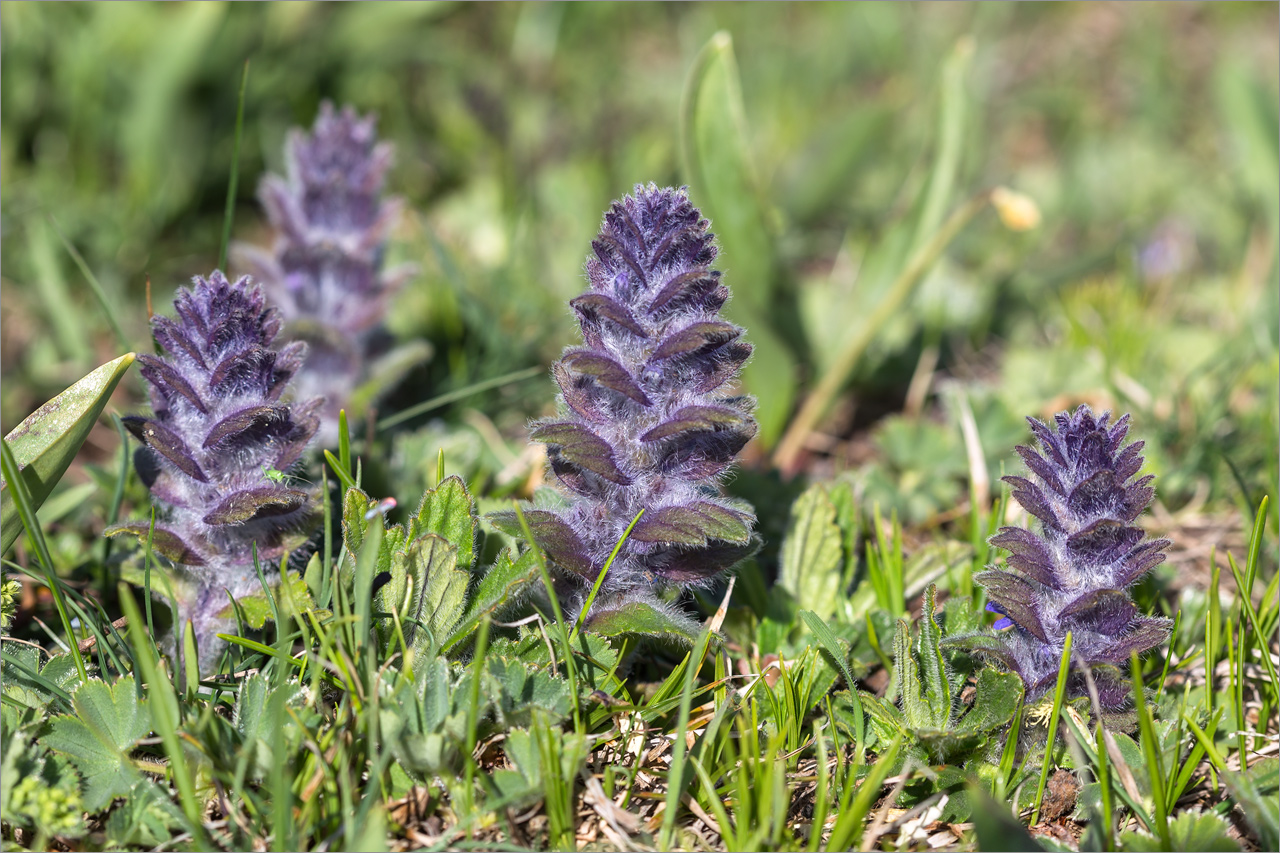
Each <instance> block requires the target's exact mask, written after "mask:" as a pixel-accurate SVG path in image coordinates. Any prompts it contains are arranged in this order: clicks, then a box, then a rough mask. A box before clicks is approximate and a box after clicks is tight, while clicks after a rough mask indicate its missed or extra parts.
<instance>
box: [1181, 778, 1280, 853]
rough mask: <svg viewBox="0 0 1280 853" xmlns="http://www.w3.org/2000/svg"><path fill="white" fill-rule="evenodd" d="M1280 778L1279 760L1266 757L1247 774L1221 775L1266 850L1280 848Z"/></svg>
mask: <svg viewBox="0 0 1280 853" xmlns="http://www.w3.org/2000/svg"><path fill="white" fill-rule="evenodd" d="M1277 779H1280V760H1277V759H1275V758H1264V759H1262V760H1261V761H1259V762H1257V763H1256V764H1254V765H1253V766H1252V767H1250V768H1249V769H1248V771H1246V772H1244V773H1233V772H1227V773H1223V774H1222V781H1223V783H1224V784H1225V785H1226V786H1227V791H1228V792H1230V794H1231V798H1232V799H1234V800H1235V801H1236V802H1238V803H1239V804H1240V805H1241V807H1242V810H1243V811H1244V818H1245V820H1246V821H1248V822H1249V826H1251V827H1252V828H1253V831H1254V833H1256V834H1257V837H1258V844H1259V846H1260V848H1261V849H1263V850H1273V849H1280V848H1278V847H1277V845H1278V844H1280V801H1278V800H1277V798H1276V789H1277V787H1280V786H1278V784H1277ZM1188 849H1190V848H1188ZM1205 849H1210V848H1205ZM1233 849H1234V848H1233Z"/></svg>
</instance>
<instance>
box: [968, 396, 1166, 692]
mask: <svg viewBox="0 0 1280 853" xmlns="http://www.w3.org/2000/svg"><path fill="white" fill-rule="evenodd" d="M1110 417H1111V413H1110V412H1105V413H1103V414H1102V415H1101V416H1095V415H1094V414H1093V412H1092V411H1090V410H1089V407H1088V406H1081V407H1080V408H1078V409H1076V411H1075V412H1074V413H1067V412H1063V413H1061V414H1058V415H1056V416H1055V417H1054V422H1055V425H1056V429H1052V428H1050V427H1049V426H1047V425H1046V424H1044V423H1041V422H1040V421H1038V420H1036V419H1034V418H1028V421H1029V422H1030V424H1031V430H1032V432H1034V433H1035V435H1036V438H1037V439H1038V440H1039V444H1040V449H1039V451H1036V450H1033V449H1032V448H1029V447H1019V448H1018V453H1019V454H1020V455H1021V456H1022V458H1023V460H1024V461H1025V462H1026V465H1027V468H1028V469H1029V476H1028V477H1005V478H1004V479H1005V481H1006V482H1007V483H1009V484H1010V485H1011V486H1013V497H1014V498H1015V499H1016V500H1017V501H1018V503H1020V504H1021V505H1022V507H1023V508H1024V509H1026V510H1027V512H1029V513H1031V514H1032V515H1033V516H1035V517H1036V518H1037V519H1038V520H1039V522H1040V525H1039V526H1040V532H1039V533H1038V534H1037V533H1034V532H1032V531H1030V530H1025V529H1023V528H1019V527H1004V528H1001V529H1000V532H999V533H997V534H996V535H995V536H993V537H992V538H991V544H992V545H996V546H998V547H1000V548H1003V549H1005V550H1007V551H1009V557H1008V570H1002V569H991V570H988V571H985V572H982V573H981V574H979V575H977V576H976V580H977V581H978V582H979V583H981V584H982V586H984V587H985V588H986V590H987V594H988V596H989V598H990V603H989V604H988V605H987V609H988V610H991V611H993V612H995V613H999V614H1000V615H1001V617H1002V618H1001V619H999V620H998V621H997V622H996V624H995V627H996V628H997V629H1008V630H1007V631H1004V632H1003V633H1002V634H1001V635H1000V642H999V643H997V644H988V643H984V644H982V645H981V647H980V650H981V651H983V652H985V653H987V654H989V655H992V656H993V657H996V658H998V659H1000V660H1002V661H1003V662H1004V663H1005V665H1007V666H1008V667H1009V668H1010V669H1012V670H1013V671H1015V672H1017V673H1018V674H1019V675H1020V676H1021V677H1022V680H1023V682H1024V683H1025V684H1026V688H1027V697H1028V699H1034V698H1036V697H1038V696H1041V695H1043V694H1044V693H1046V692H1048V691H1049V690H1050V689H1051V688H1052V687H1053V685H1054V683H1055V681H1056V679H1057V675H1058V665H1059V661H1060V659H1061V656H1062V649H1063V644H1064V641H1065V638H1066V634H1067V632H1068V631H1070V632H1071V635H1072V657H1073V660H1074V661H1075V662H1076V665H1075V666H1073V668H1074V669H1076V672H1075V673H1074V674H1073V675H1072V677H1071V680H1070V682H1069V690H1070V692H1071V693H1072V694H1073V695H1085V682H1084V678H1083V676H1082V675H1081V674H1080V672H1079V667H1078V664H1079V663H1085V664H1088V665H1089V667H1090V668H1091V670H1092V671H1093V674H1094V678H1095V681H1096V683H1097V686H1098V690H1099V698H1100V700H1101V703H1102V706H1103V711H1104V713H1108V712H1122V711H1123V710H1124V709H1125V708H1126V707H1127V705H1128V702H1129V689H1128V681H1127V679H1126V678H1125V677H1124V675H1123V674H1122V672H1123V671H1126V670H1127V667H1128V664H1129V656H1130V654H1131V653H1132V652H1138V653H1139V654H1141V653H1144V652H1147V651H1149V650H1151V649H1153V648H1155V647H1156V646H1158V645H1160V644H1161V643H1162V642H1164V641H1165V640H1166V639H1167V638H1168V636H1169V631H1170V628H1171V623H1170V621H1169V620H1168V619H1163V618H1157V617H1152V616H1147V615H1144V614H1142V613H1140V612H1139V611H1138V608H1137V607H1136V606H1135V605H1134V603H1133V600H1132V599H1131V598H1130V597H1129V594H1128V592H1126V590H1127V589H1128V587H1130V586H1132V585H1133V584H1134V583H1135V582H1136V581H1137V580H1139V579H1140V578H1141V577H1142V576H1143V575H1145V574H1146V573H1147V572H1148V571H1150V570H1151V569H1152V568H1153V567H1155V566H1157V565H1159V564H1160V563H1161V562H1163V561H1164V558H1165V555H1164V549H1165V548H1166V547H1168V545H1169V541H1168V540H1167V539H1155V540H1150V539H1146V538H1145V537H1144V535H1143V532H1142V530H1141V529H1140V528H1138V527H1136V526H1134V524H1133V522H1134V520H1135V519H1137V517H1138V516H1139V515H1141V514H1142V511H1143V510H1144V509H1146V507H1147V504H1149V503H1150V502H1151V499H1152V497H1153V496H1154V494H1155V490H1154V489H1152V488H1151V485H1150V483H1151V481H1152V480H1153V479H1154V477H1152V476H1151V475H1146V476H1141V477H1139V476H1138V471H1139V470H1140V469H1141V468H1142V463H1143V458H1142V456H1141V455H1140V454H1141V451H1142V447H1143V443H1142V442H1141V441H1136V442H1133V443H1131V444H1127V445H1126V444H1124V438H1125V434H1126V433H1127V432H1128V429H1129V416H1128V415H1125V416H1124V417H1122V418H1121V419H1120V420H1119V421H1117V422H1116V423H1115V424H1111V425H1108V421H1109V419H1110Z"/></svg>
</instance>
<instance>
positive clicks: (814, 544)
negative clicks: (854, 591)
mask: <svg viewBox="0 0 1280 853" xmlns="http://www.w3.org/2000/svg"><path fill="white" fill-rule="evenodd" d="M780 561H781V568H780V569H779V573H778V582H779V583H780V584H781V585H782V588H783V589H785V590H786V591H787V592H789V593H791V595H792V596H793V597H794V598H795V599H796V602H797V604H798V605H799V606H800V607H801V608H803V609H805V610H812V611H813V612H814V613H816V614H817V615H818V618H820V619H823V620H827V619H830V618H831V616H832V614H833V613H835V610H836V605H837V604H838V602H839V600H840V592H841V589H840V579H841V566H842V564H843V562H844V555H843V547H842V537H841V534H840V527H839V525H838V524H836V505H835V504H834V503H832V501H831V498H830V496H829V495H828V493H827V489H826V487H825V486H823V485H821V484H816V485H813V486H810V487H809V488H808V489H807V490H806V491H805V492H804V494H802V495H800V497H799V498H798V499H797V500H796V502H795V503H794V504H792V507H791V521H790V524H789V525H788V527H787V535H786V538H785V539H783V540H782V555H781V558H780Z"/></svg>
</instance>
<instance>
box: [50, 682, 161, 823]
mask: <svg viewBox="0 0 1280 853" xmlns="http://www.w3.org/2000/svg"><path fill="white" fill-rule="evenodd" d="M72 701H73V702H74V704H75V710H76V713H75V716H70V715H64V716H59V717H54V719H53V721H52V722H51V723H50V730H49V734H47V735H45V736H44V737H43V738H42V739H41V742H42V743H43V744H44V745H45V746H47V747H49V748H50V749H52V750H54V751H56V752H61V753H63V754H64V755H66V756H67V758H68V759H70V761H71V763H72V764H74V765H75V767H76V769H77V770H79V771H80V775H81V776H82V777H83V778H84V805H85V808H86V809H87V810H88V811H91V812H93V811H97V810H98V809H101V808H103V807H105V806H106V805H108V804H109V803H110V802H111V800H112V799H114V798H115V797H123V796H127V795H128V794H129V792H130V791H131V790H132V789H133V786H134V785H136V784H137V783H138V781H139V780H140V779H142V778H143V777H142V775H141V774H140V773H139V772H138V770H137V769H136V768H135V767H134V765H133V761H132V760H131V759H130V757H129V753H130V752H132V751H133V748H134V747H135V746H136V745H137V743H138V741H139V740H141V739H142V738H144V737H146V736H147V733H148V732H150V731H151V713H150V710H149V709H148V707H147V703H146V701H145V700H143V701H139V700H138V691H137V687H136V685H135V684H134V680H133V676H127V677H125V678H122V679H120V680H119V681H117V682H116V683H115V685H113V686H110V685H107V684H105V683H104V682H102V681H99V680H97V679H90V681H89V682H88V683H87V684H84V685H82V686H81V687H80V689H79V690H77V691H76V693H75V696H74V697H73V700H72Z"/></svg>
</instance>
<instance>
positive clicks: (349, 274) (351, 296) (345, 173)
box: [235, 102, 412, 444]
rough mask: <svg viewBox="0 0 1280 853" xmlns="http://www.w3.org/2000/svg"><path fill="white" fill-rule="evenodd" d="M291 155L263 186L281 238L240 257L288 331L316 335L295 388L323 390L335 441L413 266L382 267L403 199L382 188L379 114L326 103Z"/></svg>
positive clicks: (325, 436) (387, 156) (384, 158)
mask: <svg viewBox="0 0 1280 853" xmlns="http://www.w3.org/2000/svg"><path fill="white" fill-rule="evenodd" d="M285 159H286V166H287V171H288V177H287V178H280V177H279V176H276V175H268V176H267V177H266V178H264V179H263V181H262V185H261V187H260V188H259V191H258V196H259V198H260V200H261V201H262V206H263V208H264V209H265V210H266V212H267V218H268V219H269V220H270V222H271V224H272V225H273V226H275V228H276V229H277V232H278V236H277V238H276V242H275V246H274V247H273V249H272V251H271V252H266V251H263V250H262V249H259V248H256V247H253V246H243V245H237V246H236V247H235V259H236V262H237V263H238V264H240V265H242V266H244V267H245V268H246V269H247V270H248V271H249V272H250V274H252V276H253V278H254V279H255V280H256V281H258V282H260V283H261V284H262V286H263V288H264V290H265V291H266V294H267V297H268V299H269V300H270V302H271V304H272V305H275V306H276V307H278V308H279V309H280V312H281V314H282V316H283V319H284V322H285V324H286V331H285V336H286V338H289V339H292V340H303V341H306V342H307V343H308V344H309V347H310V349H309V351H308V355H307V358H306V361H305V363H304V364H303V366H302V368H301V369H300V370H299V371H298V376H297V379H296V381H295V384H296V391H297V394H298V396H299V397H300V398H302V399H308V398H310V397H312V396H321V397H324V398H325V400H326V404H325V410H324V413H323V414H324V418H323V422H322V425H321V432H320V438H321V441H322V443H325V444H332V443H334V442H335V441H336V439H337V419H338V410H339V409H341V408H343V407H345V406H346V404H347V401H348V400H349V399H350V397H351V393H352V391H353V390H354V389H355V387H356V385H357V383H359V382H360V381H361V380H362V379H363V378H364V373H365V368H366V361H367V359H368V357H369V355H370V352H369V349H370V335H371V333H372V332H373V331H375V330H376V328H377V326H378V325H379V324H380V323H381V322H382V320H383V318H384V317H385V315H386V313H387V306H388V302H389V300H390V298H391V296H392V295H393V294H394V293H395V292H396V290H397V289H398V288H399V287H400V285H401V284H402V283H403V282H404V281H405V279H406V278H407V277H408V275H409V274H411V272H412V268H411V267H397V268H395V269H392V270H384V269H383V256H384V254H385V248H386V242H387V235H388V232H389V230H390V229H391V227H392V225H393V224H394V223H395V221H396V218H397V217H398V216H399V214H400V210H401V203H400V201H399V200H398V199H388V198H383V197H382V190H383V185H384V183H385V178H386V172H387V169H388V168H389V167H390V165H391V160H392V149H391V146H390V145H389V144H387V143H385V142H382V143H380V142H378V137H377V130H376V127H375V119H374V118H373V117H372V116H369V117H365V118H361V117H360V116H359V115H357V114H356V112H355V110H354V109H352V108H351V107H345V108H344V109H343V110H342V112H340V113H339V112H335V111H334V109H333V105H332V104H330V103H328V102H325V103H323V104H322V105H321V107H320V115H319V116H318V117H317V118H316V122H315V126H314V127H313V128H312V130H311V133H310V134H307V133H304V132H302V131H301V130H298V129H295V130H293V131H291V132H290V134H289V140H288V143H287V144H286V147H285Z"/></svg>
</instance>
